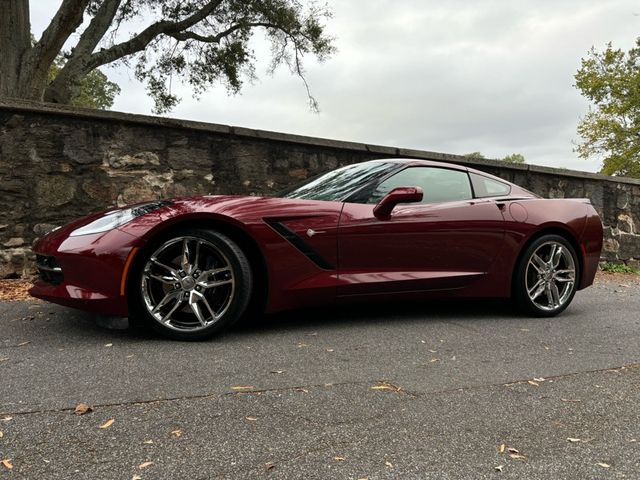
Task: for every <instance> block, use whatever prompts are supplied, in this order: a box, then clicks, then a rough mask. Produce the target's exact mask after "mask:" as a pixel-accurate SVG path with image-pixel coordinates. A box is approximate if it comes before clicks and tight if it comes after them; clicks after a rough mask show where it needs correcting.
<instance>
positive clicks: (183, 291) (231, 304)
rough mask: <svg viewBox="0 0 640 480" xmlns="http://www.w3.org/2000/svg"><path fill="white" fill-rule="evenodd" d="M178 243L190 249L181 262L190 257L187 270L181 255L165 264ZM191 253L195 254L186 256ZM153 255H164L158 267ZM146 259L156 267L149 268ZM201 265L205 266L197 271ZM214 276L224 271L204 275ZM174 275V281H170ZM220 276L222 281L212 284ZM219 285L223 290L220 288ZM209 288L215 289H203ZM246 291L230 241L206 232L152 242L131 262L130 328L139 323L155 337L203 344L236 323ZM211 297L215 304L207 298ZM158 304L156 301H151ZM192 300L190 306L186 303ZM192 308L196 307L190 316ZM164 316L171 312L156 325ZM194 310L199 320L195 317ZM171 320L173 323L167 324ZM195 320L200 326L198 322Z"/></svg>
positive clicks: (242, 260) (249, 281)
mask: <svg viewBox="0 0 640 480" xmlns="http://www.w3.org/2000/svg"><path fill="white" fill-rule="evenodd" d="M181 242H182V244H183V245H184V243H187V245H189V244H190V243H191V247H188V249H187V253H188V254H187V257H189V256H191V258H190V259H189V260H190V261H191V263H192V265H188V264H189V262H188V261H187V262H186V263H185V264H183V263H181V262H182V259H183V258H185V257H184V256H183V255H182V254H180V255H179V256H178V257H177V258H176V259H174V260H171V258H172V257H173V256H174V255H175V254H176V252H177V249H178V248H184V247H179V245H180V243H181ZM193 250H196V251H197V253H191V252H192V251H193ZM201 251H202V252H201ZM159 253H160V254H165V253H166V255H165V257H166V258H164V259H162V260H163V262H160V261H159V260H160V257H155V256H154V255H158V254H159ZM182 253H184V250H183V251H182ZM152 257H153V258H155V259H156V260H158V262H159V263H154V261H152ZM216 262H219V265H215V263H216ZM205 263H209V264H210V265H209V266H208V267H203V265H204V264H205ZM156 265H162V267H158V268H159V270H160V271H159V272H158V271H156V272H153V271H152V269H154V268H156ZM199 265H200V267H201V268H199ZM166 267H169V268H166ZM190 269H191V271H189V270H190ZM170 270H172V273H170ZM216 270H224V271H221V272H217V273H211V274H209V275H206V274H207V272H214V271H216ZM162 272H164V273H162ZM176 273H177V274H179V275H180V277H179V276H176V275H174V274H176ZM183 274H184V275H183ZM196 274H199V275H196ZM223 274H224V275H226V276H227V277H228V278H220V277H218V278H215V277H216V276H217V275H223ZM160 277H161V278H163V280H162V281H159V280H156V278H160ZM187 277H191V278H187ZM205 277H206V278H205ZM212 279H213V280H212ZM167 280H169V281H168V282H167ZM171 282H174V283H171ZM186 282H189V285H187V287H190V288H186V287H185V285H186ZM225 282H226V284H225V285H222V283H225ZM210 283H219V284H220V285H215V286H206V285H207V284H210ZM192 284H193V286H192ZM201 285H202V286H201ZM252 286H253V275H252V270H251V265H250V264H249V260H248V259H247V256H246V255H245V253H244V252H243V251H242V249H241V248H240V247H239V246H238V245H237V244H236V242H234V241H233V240H232V239H231V238H229V237H228V236H226V235H224V234H222V233H219V232H215V231H211V230H201V229H184V230H180V231H175V232H172V234H170V235H166V236H163V237H162V238H159V239H157V240H156V241H153V242H152V244H150V245H149V246H148V247H147V248H145V250H144V251H143V252H141V254H140V255H139V258H138V259H136V265H135V267H134V270H133V271H132V274H131V276H130V281H129V285H128V292H129V299H130V300H129V303H130V309H131V313H132V316H133V317H134V319H133V322H132V324H134V325H135V324H136V323H138V324H139V323H142V324H144V325H145V326H146V327H149V328H151V329H152V330H153V331H155V332H156V333H158V334H160V335H162V336H164V337H167V338H171V339H174V340H203V339H207V338H210V337H212V336H214V335H216V334H218V333H220V332H222V331H223V330H226V329H228V328H229V327H230V326H231V325H233V324H234V323H235V322H236V321H238V319H239V318H240V317H241V316H242V315H243V313H244V312H245V310H246V308H247V305H248V304H249V300H250V299H251V293H252ZM196 289H197V291H196ZM174 294H175V296H176V298H172V299H171V300H169V301H168V302H167V303H166V306H161V308H159V309H158V311H155V310H156V308H158V306H159V304H161V303H162V301H163V300H164V299H165V298H166V297H168V296H171V295H174ZM212 295H217V296H218V297H219V298H217V299H216V298H213V297H212ZM196 296H197V297H196ZM158 298H160V301H157V299H158ZM192 298H196V300H195V301H192ZM221 299H222V300H221ZM174 301H175V303H173V302H174ZM214 301H215V302H218V303H221V305H222V306H224V309H223V310H222V309H221V312H220V315H219V317H216V313H218V312H216V308H215V305H214V303H213V302H214ZM154 302H155V303H154ZM170 302H171V303H170ZM181 302H182V303H181ZM192 303H194V304H197V306H196V307H195V310H193V308H194V307H193V305H191V304H192ZM203 304H204V305H206V308H205V307H204V306H203ZM212 305H213V306H212ZM174 306H175V309H174V308H173V307H174ZM152 307H154V308H153V309H152ZM163 309H164V310H163ZM167 310H169V311H170V312H172V313H170V314H169V316H168V317H169V320H168V321H161V320H162V319H159V318H158V317H161V316H163V315H166V314H167V313H169V312H168V311H167ZM196 310H197V311H198V312H199V315H196V313H197V312H196ZM154 311H155V312H154ZM174 316H175V317H176V320H172V318H173V317H174ZM205 317H207V318H205ZM209 317H210V318H209ZM201 318H202V319H204V321H202V320H199V319H201ZM207 319H208V320H207Z"/></svg>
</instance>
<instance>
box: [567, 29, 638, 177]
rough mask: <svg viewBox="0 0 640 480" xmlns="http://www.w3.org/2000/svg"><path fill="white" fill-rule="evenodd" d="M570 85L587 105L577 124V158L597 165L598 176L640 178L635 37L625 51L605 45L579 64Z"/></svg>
mask: <svg viewBox="0 0 640 480" xmlns="http://www.w3.org/2000/svg"><path fill="white" fill-rule="evenodd" d="M575 80H576V84H575V86H576V87H577V88H578V89H579V90H580V92H581V93H582V95H584V96H585V97H586V98H587V99H588V100H590V101H591V102H592V107H591V108H590V110H589V112H588V113H587V114H586V115H585V116H584V118H582V119H581V121H580V123H579V125H578V134H579V135H580V136H581V137H582V143H581V144H579V145H578V146H577V148H576V151H577V152H578V154H579V155H580V157H582V158H585V159H586V158H590V157H598V158H601V159H602V160H603V163H602V173H606V174H608V175H625V176H630V177H636V178H640V38H638V40H637V41H636V47H635V48H632V49H631V50H629V51H628V52H625V51H623V50H620V49H614V48H613V47H612V45H611V43H609V44H607V48H606V49H605V50H604V51H603V52H598V51H596V50H595V48H592V49H591V50H590V51H589V54H588V56H587V57H586V58H583V59H582V66H581V67H580V69H579V70H578V72H577V73H576V75H575Z"/></svg>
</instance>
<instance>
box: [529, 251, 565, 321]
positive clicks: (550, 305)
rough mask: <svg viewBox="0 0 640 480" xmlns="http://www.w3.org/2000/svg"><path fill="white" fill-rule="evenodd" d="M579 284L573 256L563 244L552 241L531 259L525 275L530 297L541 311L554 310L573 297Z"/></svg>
mask: <svg viewBox="0 0 640 480" xmlns="http://www.w3.org/2000/svg"><path fill="white" fill-rule="evenodd" d="M575 282H576V265H575V261H574V258H573V255H572V253H571V252H570V251H569V249H568V248H567V247H566V246H565V245H563V244H562V243H560V242H555V241H548V242H545V243H543V244H541V245H540V246H538V247H537V248H536V249H535V250H534V252H533V253H532V254H531V256H530V257H529V261H528V263H527V268H526V272H525V283H526V290H527V295H528V296H529V299H530V300H531V302H532V303H533V304H534V305H535V306H536V307H537V308H539V309H540V310H544V311H548V312H549V311H553V310H557V309H559V308H561V307H563V306H564V305H565V304H566V303H567V302H568V301H569V300H570V299H571V298H572V294H573V291H574V287H575Z"/></svg>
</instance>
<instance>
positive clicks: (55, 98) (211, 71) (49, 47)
mask: <svg viewBox="0 0 640 480" xmlns="http://www.w3.org/2000/svg"><path fill="white" fill-rule="evenodd" d="M330 16H331V12H330V11H329V9H328V7H327V6H325V5H320V4H317V3H315V2H314V1H313V0H309V1H308V2H303V1H302V0H62V2H61V5H60V7H59V9H58V11H57V12H56V14H55V15H54V17H53V18H52V20H51V23H50V24H49V26H48V27H47V28H46V29H45V31H44V32H43V34H42V37H41V38H40V39H38V40H37V42H36V43H35V45H31V43H30V41H29V37H30V24H29V1H28V0H3V15H0V51H2V52H3V55H2V56H0V96H1V95H5V96H13V97H19V98H29V99H36V100H42V99H44V100H46V101H51V102H58V103H70V102H71V101H72V99H73V98H78V96H79V95H81V93H80V90H81V86H82V81H83V79H84V78H86V77H87V76H88V75H89V74H90V73H91V72H94V71H96V69H98V68H99V67H102V66H104V65H117V64H122V65H126V66H130V67H131V68H132V69H133V72H134V74H135V76H136V78H138V79H139V80H141V81H142V82H144V83H145V84H146V86H147V90H148V92H149V94H150V95H151V97H152V98H153V99H154V101H155V109H156V111H157V112H166V111H168V110H170V109H171V108H172V107H174V106H175V105H176V104H177V103H178V101H179V98H177V97H176V96H175V94H174V93H173V92H172V90H171V84H172V82H175V81H182V82H184V83H186V84H188V85H189V86H191V88H192V90H193V92H194V94H195V95H199V94H201V93H202V92H203V91H205V90H206V89H207V88H209V87H210V86H212V85H213V84H215V83H222V84H223V85H225V86H226V87H227V88H228V90H229V91H230V92H231V93H236V92H238V91H240V89H241V87H242V85H243V82H244V81H246V80H247V79H253V78H254V77H255V61H256V55H255V53H254V51H253V50H252V48H251V42H250V40H251V38H252V36H253V35H254V33H255V32H256V31H263V32H264V34H265V36H266V38H267V39H268V41H269V42H270V44H271V67H270V71H273V70H275V69H276V68H277V67H278V66H280V65H283V64H284V65H286V66H288V67H289V69H290V70H291V72H292V73H293V74H295V75H297V76H299V77H300V78H301V79H302V81H303V82H304V85H305V87H307V83H306V80H305V76H304V74H305V70H304V67H303V59H304V58H305V57H306V56H308V55H313V56H315V57H316V58H318V59H319V60H324V59H326V58H328V57H329V56H330V55H331V54H332V53H334V47H333V39H332V38H331V37H330V36H328V35H327V34H326V33H325V25H324V23H325V21H326V20H327V19H329V18H330ZM140 25H143V27H141V28H139V26H140ZM81 27H82V29H81ZM79 29H81V31H78V30H79ZM134 29H135V30H136V31H135V32H132V30H134ZM74 33H76V35H73V36H72V34H74ZM69 43H72V46H71V47H70V48H69V49H68V50H63V49H64V48H65V45H69ZM60 54H62V55H63V58H64V60H63V61H61V62H59V63H57V64H56V59H57V58H59V55H60ZM52 66H55V67H56V68H58V69H59V70H58V72H57V74H56V76H55V77H54V78H53V81H51V82H49V81H48V80H49V70H50V69H51V67H52ZM98 77H99V75H98ZM96 80H97V78H96ZM112 91H113V90H112ZM307 93H308V94H309V101H310V105H311V107H312V108H317V103H316V101H315V99H314V98H313V97H312V96H311V94H310V93H309V89H308V87H307Z"/></svg>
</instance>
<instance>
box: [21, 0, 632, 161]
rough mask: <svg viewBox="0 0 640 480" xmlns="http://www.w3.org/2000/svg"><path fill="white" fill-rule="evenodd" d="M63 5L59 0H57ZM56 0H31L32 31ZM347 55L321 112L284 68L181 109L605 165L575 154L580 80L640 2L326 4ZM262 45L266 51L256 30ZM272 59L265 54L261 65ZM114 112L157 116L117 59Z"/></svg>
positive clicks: (328, 70) (332, 67) (294, 128)
mask: <svg viewBox="0 0 640 480" xmlns="http://www.w3.org/2000/svg"><path fill="white" fill-rule="evenodd" d="M52 3H56V5H52ZM59 3H60V2H50V1H45V0H36V1H32V17H33V19H32V20H33V23H34V30H35V31H36V32H38V29H40V30H41V29H42V28H44V26H45V22H46V21H47V20H48V18H49V17H50V16H51V14H52V10H53V9H54V8H55V7H56V6H57V4H59ZM330 4H331V5H332V8H333V10H334V12H335V18H334V19H333V20H332V21H331V22H330V25H329V29H330V31H331V33H332V34H333V35H335V36H336V39H337V40H336V42H337V46H338V49H339V52H338V53H337V54H336V55H335V57H334V58H332V59H331V60H329V61H328V62H326V63H325V64H322V65H319V64H317V62H314V61H309V62H307V72H308V79H309V82H310V84H311V88H312V91H313V93H314V95H315V96H316V97H317V98H318V100H319V101H320V105H321V109H322V112H321V113H320V114H319V115H315V114H313V113H311V112H309V110H308V108H307V103H306V97H305V92H304V88H303V86H302V84H301V83H300V81H299V80H298V79H296V78H294V77H292V76H290V75H289V74H288V72H286V71H285V70H284V69H283V70H280V71H278V72H276V73H275V75H273V76H272V77H271V76H266V75H264V76H261V80H260V81H257V82H255V83H254V84H247V85H246V87H245V88H244V89H243V92H242V94H241V95H238V96H234V97H228V96H227V94H226V91H225V90H224V88H223V87H218V88H215V89H213V90H212V91H210V92H208V93H207V94H205V95H204V96H202V97H201V99H200V100H199V101H198V100H194V99H193V98H192V97H191V92H190V91H189V89H188V88H187V87H183V86H178V87H176V88H177V90H176V91H177V93H178V94H179V95H180V96H181V97H182V98H183V103H182V104H181V105H180V106H179V107H178V108H177V109H176V110H175V111H174V112H173V114H172V115H173V116H176V117H182V118H189V119H194V120H202V121H209V122H218V123H226V124H234V125H242V126H247V127H252V128H261V129H269V130H279V131H285V132H291V133H298V134H303V135H314V136H323V137H331V138H339V139H344V140H354V141H363V142H368V143H375V144H386V145H395V146H404V147H412V148H421V149H427V150H436V151H444V152H449V153H467V152H471V151H482V152H483V153H485V155H487V156H494V157H500V156H504V155H506V154H509V153H513V152H519V153H522V154H524V155H525V157H526V158H527V160H528V161H529V163H536V164H544V165H550V166H557V167H566V168H574V169H580V170H597V169H598V167H599V162H598V161H596V160H593V161H584V160H581V159H579V158H577V156H576V154H575V153H573V151H572V148H573V146H572V140H577V134H576V133H575V131H576V130H575V129H576V124H577V122H578V119H579V117H580V116H581V115H583V114H584V113H585V112H586V109H587V104H586V103H585V101H584V100H583V99H582V98H581V97H580V95H579V94H578V92H577V91H576V90H575V88H574V87H573V86H572V84H573V75H574V74H575V72H576V70H577V68H578V66H579V64H580V58H581V57H583V56H584V55H585V54H586V52H587V51H588V50H589V48H591V46H594V45H595V46H596V47H598V48H602V47H603V46H604V45H605V43H606V42H608V41H613V42H614V44H616V45H617V46H620V47H623V48H628V47H630V46H631V45H632V44H633V42H634V41H635V38H636V36H638V31H639V30H640V28H639V27H640V18H639V17H636V16H634V15H633V13H637V12H638V10H640V7H638V6H637V3H636V2H635V1H633V0H609V1H607V2H601V1H596V0H560V1H553V2H551V1H540V0H522V1H518V2H514V1H513V0H484V1H482V2H478V1H469V0H453V1H449V2H438V1H434V0H423V1H418V0H410V1H402V2H399V1H391V0H368V1H366V2H363V1H355V0H351V1H345V0H341V1H339V0H332V1H330ZM254 48H255V50H256V52H257V54H258V55H259V56H260V55H262V54H268V48H267V46H266V45H265V43H264V40H263V39H260V38H256V40H255V42H254ZM267 65H268V63H267V62H266V61H264V62H262V61H261V62H260V63H259V65H258V74H261V72H265V71H266V69H267ZM107 73H108V75H109V76H110V77H111V78H112V79H114V80H115V81H117V82H118V83H119V84H120V85H121V87H122V88H123V93H122V94H121V95H120V97H118V99H117V101H116V104H115V106H114V108H115V109H118V110H123V111H130V112H136V113H149V111H150V109H151V102H150V101H149V100H148V99H147V98H146V97H145V95H144V88H143V87H142V86H141V85H139V84H138V83H137V82H135V81H134V80H132V79H131V75H130V74H129V73H127V72H126V71H125V70H123V69H121V68H115V69H109V70H107Z"/></svg>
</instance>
